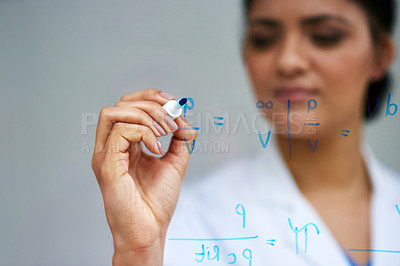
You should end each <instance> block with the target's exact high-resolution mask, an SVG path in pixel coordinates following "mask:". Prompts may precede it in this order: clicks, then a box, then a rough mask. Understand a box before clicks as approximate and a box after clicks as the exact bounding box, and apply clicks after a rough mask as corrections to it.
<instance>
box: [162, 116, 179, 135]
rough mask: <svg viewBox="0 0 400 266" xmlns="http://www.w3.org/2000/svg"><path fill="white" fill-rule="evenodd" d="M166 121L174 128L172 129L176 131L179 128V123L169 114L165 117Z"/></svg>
mask: <svg viewBox="0 0 400 266" xmlns="http://www.w3.org/2000/svg"><path fill="white" fill-rule="evenodd" d="M165 122H166V123H167V125H168V127H169V128H170V129H171V130H172V131H176V130H177V129H178V125H177V124H176V123H175V121H174V120H173V119H172V117H170V116H169V115H167V116H166V117H165Z"/></svg>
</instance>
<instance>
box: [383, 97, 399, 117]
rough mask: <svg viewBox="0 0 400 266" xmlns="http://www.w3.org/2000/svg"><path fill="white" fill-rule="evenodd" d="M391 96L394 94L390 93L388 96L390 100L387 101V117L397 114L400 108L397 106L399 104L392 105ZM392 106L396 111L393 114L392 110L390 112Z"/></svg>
mask: <svg viewBox="0 0 400 266" xmlns="http://www.w3.org/2000/svg"><path fill="white" fill-rule="evenodd" d="M391 96H392V94H391V93H389V94H388V99H387V106H386V116H389V115H390V116H394V115H395V114H396V113H397V109H398V108H399V107H398V106H397V104H395V103H390V98H391ZM392 106H394V111H393V113H392V112H391V110H390V108H391V107H392Z"/></svg>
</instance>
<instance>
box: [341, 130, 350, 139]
mask: <svg viewBox="0 0 400 266" xmlns="http://www.w3.org/2000/svg"><path fill="white" fill-rule="evenodd" d="M342 132H343V133H341V134H340V135H342V136H345V137H348V136H349V134H347V133H350V130H346V129H344V130H342Z"/></svg>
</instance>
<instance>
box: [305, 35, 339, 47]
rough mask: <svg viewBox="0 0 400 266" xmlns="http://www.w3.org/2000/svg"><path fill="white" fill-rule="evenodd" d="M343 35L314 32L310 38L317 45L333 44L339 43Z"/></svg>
mask: <svg viewBox="0 0 400 266" xmlns="http://www.w3.org/2000/svg"><path fill="white" fill-rule="evenodd" d="M343 37H344V36H343V34H315V35H313V36H312V37H311V38H312V41H313V42H314V43H316V44H317V45H319V46H333V45H335V44H338V43H340V41H341V40H342V39H343Z"/></svg>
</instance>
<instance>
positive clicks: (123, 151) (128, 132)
mask: <svg viewBox="0 0 400 266" xmlns="http://www.w3.org/2000/svg"><path fill="white" fill-rule="evenodd" d="M141 141H142V142H143V144H144V145H145V146H146V148H147V149H148V150H149V151H150V152H152V153H154V154H162V153H163V150H162V147H161V144H160V143H159V142H158V140H157V137H156V135H155V134H154V132H153V131H152V130H151V129H150V128H149V127H147V126H143V125H136V124H127V123H122V122H116V123H114V125H113V126H112V130H111V132H110V135H109V138H108V140H107V143H106V146H105V151H106V153H105V158H104V162H105V163H104V166H105V169H106V171H107V173H105V175H103V176H107V177H120V176H123V175H124V174H126V173H128V171H129V166H128V162H129V152H128V149H129V147H130V146H131V143H137V144H139V143H140V142H141Z"/></svg>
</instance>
